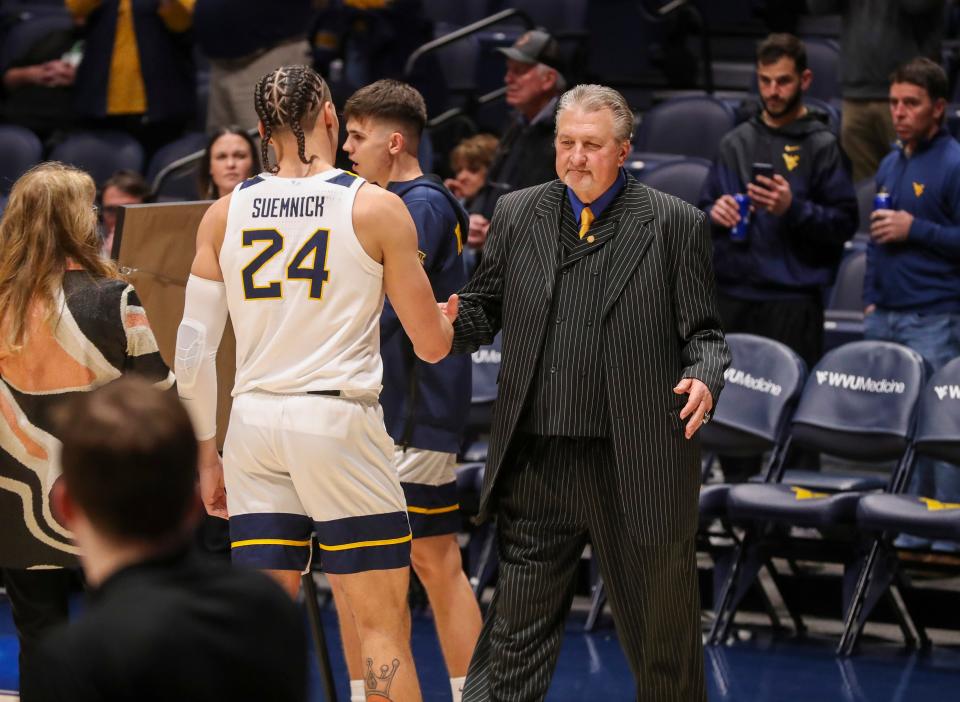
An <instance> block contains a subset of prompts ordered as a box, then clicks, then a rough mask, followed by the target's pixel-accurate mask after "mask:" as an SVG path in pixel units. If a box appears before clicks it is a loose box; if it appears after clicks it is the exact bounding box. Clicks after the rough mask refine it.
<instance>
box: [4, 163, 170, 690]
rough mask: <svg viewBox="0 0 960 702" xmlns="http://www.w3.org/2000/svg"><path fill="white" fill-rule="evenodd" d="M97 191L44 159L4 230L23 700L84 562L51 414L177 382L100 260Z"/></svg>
mask: <svg viewBox="0 0 960 702" xmlns="http://www.w3.org/2000/svg"><path fill="white" fill-rule="evenodd" d="M95 194H96V189H95V186H94V183H93V180H92V179H91V178H90V176H89V175H87V174H86V173H84V172H83V171H80V170H77V169H76V168H72V167H70V166H66V165H64V164H61V163H44V164H41V165H39V166H36V167H35V168H33V169H31V170H29V171H28V172H27V173H25V174H24V175H23V176H21V178H20V179H19V180H18V181H17V182H16V183H15V184H14V186H13V189H12V190H11V192H10V199H9V201H8V203H7V207H6V211H5V212H4V216H3V220H2V222H0V567H2V570H3V579H4V584H5V586H6V589H7V594H8V596H9V597H10V601H11V604H12V608H13V618H14V623H15V624H16V626H17V634H18V637H19V639H20V690H21V699H22V700H24V702H29V701H30V699H31V697H32V692H31V687H32V685H34V684H35V682H34V681H35V680H36V677H37V676H40V675H43V671H42V670H40V669H39V666H38V663H37V661H36V658H35V648H34V647H35V645H36V642H37V639H38V638H39V637H40V635H41V634H42V632H44V631H45V630H47V629H48V628H50V627H51V626H52V625H53V624H56V623H57V622H59V621H61V620H63V619H66V616H67V592H68V589H69V588H68V585H69V577H70V571H69V570H65V569H69V568H71V567H72V566H74V565H76V549H75V547H74V545H73V542H72V538H71V534H70V533H69V532H68V531H67V530H66V529H65V528H64V527H63V526H62V525H61V524H60V523H59V522H58V521H57V519H56V518H55V517H54V515H53V514H52V512H51V509H50V497H49V496H50V489H51V487H52V484H53V482H54V481H55V480H56V478H57V472H58V468H57V461H56V456H57V452H58V450H59V441H58V440H57V438H56V436H55V435H54V434H53V433H52V432H53V430H52V428H51V424H50V420H49V414H50V413H49V410H50V409H51V407H53V406H54V405H55V404H57V403H59V402H60V401H61V400H63V399H64V398H66V397H68V396H70V395H72V394H75V393H78V392H85V391H88V390H92V389H93V388H95V387H97V386H99V385H102V384H104V383H107V382H109V381H111V380H114V379H115V378H119V377H120V376H121V375H123V374H124V373H127V372H137V373H139V374H141V375H144V376H145V377H147V378H148V379H150V380H152V381H153V382H155V383H156V384H157V385H158V387H161V388H166V387H170V386H172V384H173V375H172V374H171V373H170V371H169V370H168V369H167V367H166V366H165V365H164V362H163V360H162V359H161V358H160V353H159V351H158V349H157V343H156V340H155V339H154V337H153V332H152V331H151V330H150V326H149V324H148V322H147V318H146V315H145V314H144V311H143V307H142V306H141V304H140V301H139V300H138V299H137V294H136V292H135V291H134V289H133V286H131V285H129V284H127V283H126V282H124V281H123V280H121V279H120V277H119V276H118V274H117V271H116V268H115V267H114V265H113V263H111V262H110V261H109V260H107V259H105V258H102V257H101V256H100V240H99V238H98V235H97V215H96V208H95V207H94V204H93V203H94V197H95ZM130 508H131V509H135V510H149V509H150V505H146V504H131V505H130ZM28 569H29V570H28Z"/></svg>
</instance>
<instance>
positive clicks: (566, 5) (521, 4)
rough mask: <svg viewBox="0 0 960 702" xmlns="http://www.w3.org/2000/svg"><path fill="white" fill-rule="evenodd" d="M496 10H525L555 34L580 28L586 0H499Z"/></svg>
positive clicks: (538, 23) (583, 24) (537, 22)
mask: <svg viewBox="0 0 960 702" xmlns="http://www.w3.org/2000/svg"><path fill="white" fill-rule="evenodd" d="M498 4H499V7H497V10H506V9H507V8H514V9H517V10H522V11H523V12H526V13H527V14H528V15H529V16H530V18H531V19H532V20H533V21H534V22H535V23H536V24H537V25H538V26H542V27H545V28H546V29H548V30H549V31H550V32H551V33H553V34H555V35H557V34H562V33H564V32H569V31H573V30H582V29H583V27H584V26H585V25H586V21H587V4H588V3H587V0H501V2H499V3H498Z"/></svg>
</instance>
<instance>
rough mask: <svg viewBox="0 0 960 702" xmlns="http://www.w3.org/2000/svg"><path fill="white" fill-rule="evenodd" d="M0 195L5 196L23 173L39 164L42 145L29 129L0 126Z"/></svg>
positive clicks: (41, 155)
mask: <svg viewBox="0 0 960 702" xmlns="http://www.w3.org/2000/svg"><path fill="white" fill-rule="evenodd" d="M0 154H3V158H0V194H2V195H6V194H7V193H9V192H10V188H11V186H13V184H14V182H15V181H16V180H17V178H19V177H20V176H21V175H23V173H24V172H25V171H26V170H27V169H29V168H30V167H32V166H35V165H36V164H38V163H40V159H41V158H42V157H43V144H41V143H40V139H39V138H37V135H36V134H34V133H33V132H31V131H30V130H29V129H25V128H23V127H17V126H15V125H12V124H3V125H0Z"/></svg>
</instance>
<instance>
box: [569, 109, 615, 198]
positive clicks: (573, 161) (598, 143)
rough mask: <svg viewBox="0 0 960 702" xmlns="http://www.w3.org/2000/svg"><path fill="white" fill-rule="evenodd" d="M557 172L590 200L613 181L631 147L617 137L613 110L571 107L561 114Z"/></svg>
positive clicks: (581, 195)
mask: <svg viewBox="0 0 960 702" xmlns="http://www.w3.org/2000/svg"><path fill="white" fill-rule="evenodd" d="M555 143H556V149H557V176H558V177H559V178H560V180H562V181H563V182H564V183H566V184H567V186H568V187H569V188H571V189H572V190H573V192H575V193H576V194H577V197H578V198H580V200H581V201H582V202H586V203H590V202H593V201H594V200H596V199H597V198H598V197H600V196H601V195H603V193H604V192H605V191H606V190H607V188H609V187H610V186H611V185H613V182H614V181H615V180H616V179H617V174H618V173H619V170H620V166H621V165H623V162H624V160H625V159H626V157H627V153H629V151H630V141H629V139H625V140H623V141H620V140H618V139H617V138H616V137H615V132H614V124H613V114H612V113H611V112H610V110H598V111H596V112H585V111H584V110H582V109H581V108H579V107H571V108H569V109H566V110H564V111H563V112H561V113H560V114H559V115H558V116H557V137H556V142H555Z"/></svg>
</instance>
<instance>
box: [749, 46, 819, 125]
mask: <svg viewBox="0 0 960 702" xmlns="http://www.w3.org/2000/svg"><path fill="white" fill-rule="evenodd" d="M812 79H813V74H812V73H811V72H810V70H809V69H807V70H805V71H804V72H803V73H799V72H797V65H796V63H794V61H793V59H792V58H790V57H789V56H781V57H780V58H779V59H777V60H776V61H774V62H773V63H768V64H762V63H760V64H757V87H758V88H759V89H760V100H761V101H762V102H763V109H764V110H765V111H766V113H767V114H768V115H770V116H771V117H773V118H779V117H783V116H784V115H786V114H789V113H790V112H792V111H793V110H794V109H796V107H797V106H798V105H799V104H800V102H801V101H802V100H803V92H804V91H805V90H806V89H807V88H809V87H810V82H811V80H812Z"/></svg>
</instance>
